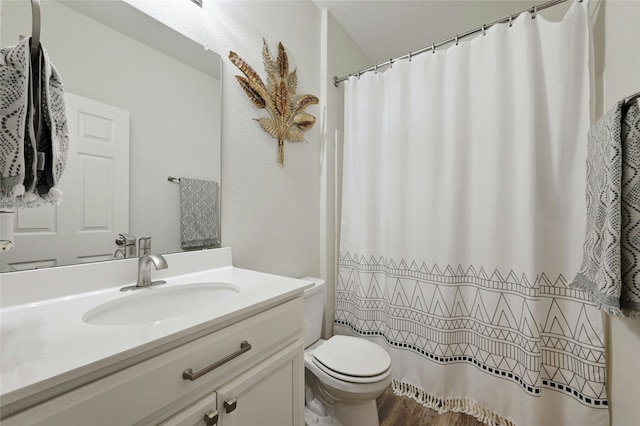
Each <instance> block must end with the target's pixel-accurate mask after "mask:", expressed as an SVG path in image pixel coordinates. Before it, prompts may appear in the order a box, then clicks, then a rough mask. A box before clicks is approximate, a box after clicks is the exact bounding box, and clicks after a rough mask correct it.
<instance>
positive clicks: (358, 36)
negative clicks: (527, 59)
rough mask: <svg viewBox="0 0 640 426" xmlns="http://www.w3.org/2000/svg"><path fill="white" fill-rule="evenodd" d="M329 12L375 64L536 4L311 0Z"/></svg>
mask: <svg viewBox="0 0 640 426" xmlns="http://www.w3.org/2000/svg"><path fill="white" fill-rule="evenodd" d="M313 1H314V3H315V4H316V5H317V6H318V8H320V9H321V10H322V9H325V8H326V9H328V10H329V12H331V14H332V15H333V16H334V17H335V18H336V20H337V21H338V22H339V23H340V25H342V27H343V28H344V29H345V30H346V31H347V32H348V33H349V34H350V35H351V37H352V38H353V40H354V41H355V42H356V44H358V46H360V48H361V49H362V51H363V52H364V53H365V55H366V56H367V57H368V58H369V59H370V60H371V65H375V64H380V63H382V62H386V61H388V60H389V59H391V58H397V57H399V56H402V55H405V54H407V53H409V52H410V51H416V50H419V49H422V48H424V47H427V46H430V45H431V44H433V43H437V42H439V41H442V40H445V39H448V38H451V37H455V35H456V33H458V34H462V33H464V32H466V31H469V30H473V29H475V28H478V27H480V26H482V24H484V23H489V22H493V21H495V20H497V19H501V18H504V17H505V16H508V15H510V14H515V13H517V12H520V11H522V10H524V9H527V8H531V7H533V6H537V5H540V4H541V3H544V1H538V0H412V1H408V0H396V1H389V0H313Z"/></svg>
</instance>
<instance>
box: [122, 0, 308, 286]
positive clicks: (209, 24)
mask: <svg viewBox="0 0 640 426" xmlns="http://www.w3.org/2000/svg"><path fill="white" fill-rule="evenodd" d="M127 2H128V3H130V4H132V5H134V6H135V7H137V8H139V9H140V10H142V11H144V12H146V13H147V14H149V15H151V16H153V17H155V18H156V19H159V20H160V21H163V22H165V23H167V24H169V25H170V26H172V27H173V28H175V29H177V30H178V31H180V32H182V33H183V34H185V35H187V36H189V37H191V38H192V39H194V40H196V41H198V42H199V43H201V44H202V45H204V46H208V47H209V48H211V49H212V50H214V51H215V52H217V53H219V54H220V55H221V56H222V58H223V71H222V97H223V100H222V104H223V113H222V177H221V192H222V244H223V245H224V246H230V247H232V248H233V257H234V263H235V265H236V266H239V267H244V268H250V269H255V270H259V271H265V272H270V273H276V274H282V275H288V276H294V277H295V276H304V275H316V276H317V275H318V274H319V272H320V266H319V259H320V254H319V251H320V243H319V239H320V230H319V215H320V204H319V203H320V161H321V160H320V138H321V131H320V128H321V123H320V121H321V112H320V108H319V106H317V105H314V106H311V107H309V108H308V109H307V112H308V113H310V114H313V115H315V116H316V117H317V119H318V122H317V123H316V126H315V127H314V128H313V129H311V130H309V131H307V132H306V133H305V136H306V139H307V141H308V143H305V142H301V143H297V144H292V143H289V142H286V146H285V156H286V159H285V167H284V168H281V167H279V166H278V165H277V164H276V153H277V142H276V141H274V140H273V139H272V138H271V137H270V136H268V135H267V134H266V133H264V132H263V131H262V129H261V128H260V127H259V125H258V124H257V123H256V122H254V121H252V119H253V118H257V117H261V116H262V115H263V114H264V111H259V110H257V109H256V108H255V107H254V106H253V105H252V104H251V103H250V102H249V100H248V99H247V97H246V96H245V94H244V92H242V90H241V89H240V87H239V86H238V84H237V82H236V81H235V78H234V77H233V76H234V75H236V74H239V71H238V70H237V69H236V68H235V67H234V66H233V65H232V64H231V63H230V62H229V61H228V59H227V56H228V53H229V51H230V50H233V51H235V52H236V53H238V54H239V55H240V56H241V57H243V58H244V59H245V60H247V61H248V62H249V63H250V64H251V65H252V66H253V67H254V68H255V69H256V70H257V71H258V72H259V73H260V74H261V75H262V76H263V78H264V71H263V68H262V56H261V49H262V39H263V37H264V38H265V39H266V40H267V43H268V44H269V47H270V49H271V51H272V53H274V52H277V43H278V41H282V43H283V44H284V45H285V47H286V48H287V52H288V54H289V62H290V66H291V67H292V68H296V67H297V69H298V94H303V93H312V94H314V95H316V96H320V20H321V15H320V11H319V10H318V9H317V8H316V7H315V6H314V5H313V3H311V2H307V1H305V2H288V1H267V2H265V1H207V0H205V2H204V6H203V8H202V9H200V8H199V7H197V6H195V5H194V4H192V3H190V2H188V1H186V0H180V1H175V0H174V1H169V2H165V1H153V2H151V1H140V0H127Z"/></svg>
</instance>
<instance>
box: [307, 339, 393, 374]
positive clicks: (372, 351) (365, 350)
mask: <svg viewBox="0 0 640 426" xmlns="http://www.w3.org/2000/svg"><path fill="white" fill-rule="evenodd" d="M313 357H314V358H315V359H316V360H317V361H318V362H320V363H321V364H323V365H324V366H325V367H327V368H328V369H330V370H333V371H335V372H337V373H340V374H343V375H346V376H350V377H371V376H378V375H380V374H382V373H384V372H385V371H387V370H388V369H389V367H390V366H391V357H389V354H388V353H387V352H386V351H385V350H384V349H382V348H381V347H380V346H378V345H376V344H375V343H372V342H370V341H368V340H365V339H361V338H358V337H350V336H333V337H332V338H330V339H329V340H327V341H326V342H325V343H323V344H322V345H320V346H319V347H318V348H316V349H315V350H314V351H313Z"/></svg>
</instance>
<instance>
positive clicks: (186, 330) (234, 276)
mask: <svg viewBox="0 0 640 426" xmlns="http://www.w3.org/2000/svg"><path fill="white" fill-rule="evenodd" d="M218 250H225V249H218ZM209 252H215V250H211V251H209ZM219 254H220V253H213V255H214V256H215V255H219ZM223 254H224V255H227V253H223ZM188 255H189V254H184V253H182V254H178V255H167V256H165V257H166V259H167V261H168V263H169V269H168V270H166V271H161V272H162V273H159V272H156V271H153V270H152V279H158V278H162V279H165V280H166V281H167V284H163V285H162V286H159V287H158V288H160V287H162V288H166V287H170V286H176V285H180V284H187V283H200V282H224V283H232V284H235V285H237V286H239V287H240V293H239V295H238V296H236V297H234V298H231V299H230V300H227V301H225V302H224V303H221V304H214V305H213V307H212V308H211V309H208V308H204V309H200V310H197V311H194V312H191V313H187V314H184V315H181V316H177V317H173V318H169V319H166V320H161V321H156V322H152V323H143V324H134V325H117V326H106V325H92V324H87V323H85V322H83V320H82V316H83V315H84V314H85V313H86V312H87V311H88V310H90V309H92V308H94V307H95V306H98V305H100V304H103V303H105V302H107V301H110V300H113V299H116V298H123V297H130V296H133V295H134V294H136V293H137V292H138V291H147V290H136V291H129V292H120V291H119V289H120V288H121V287H123V286H124V285H128V284H131V282H135V277H133V278H132V279H131V280H130V281H131V282H124V283H118V285H115V286H110V287H104V288H98V289H92V291H88V292H84V293H73V294H69V291H68V290H67V291H66V293H67V294H64V295H62V296H60V297H56V298H49V299H44V300H36V301H31V302H29V303H23V304H17V305H12V306H5V307H3V308H2V309H0V333H1V334H0V343H1V345H0V363H1V379H0V401H1V403H2V406H3V407H5V406H6V405H8V404H12V403H15V402H16V401H19V400H21V399H23V398H28V397H30V396H31V395H34V394H36V393H41V392H45V391H46V392H48V393H49V394H50V395H51V394H55V393H56V392H55V388H56V387H57V386H61V385H63V384H64V383H68V382H69V381H71V380H75V381H81V379H82V377H89V376H90V375H91V374H94V376H95V374H96V372H97V371H101V370H102V371H105V374H108V372H109V371H108V370H109V367H111V368H112V369H113V366H114V365H118V367H119V368H123V367H124V366H126V362H127V360H131V359H135V357H140V356H143V355H144V354H152V355H153V353H152V352H153V351H155V352H156V353H159V352H161V351H163V350H165V347H166V349H169V348H170V347H171V343H172V342H175V341H176V340H177V339H180V338H183V337H184V336H189V335H195V334H196V333H199V332H200V333H202V332H204V331H206V332H209V331H214V330H215V329H217V328H221V327H223V326H226V325H229V324H230V323H232V322H235V320H239V319H240V318H243V317H246V316H248V315H250V314H253V313H254V312H258V311H260V310H261V309H264V308H266V307H268V306H273V305H275V304H278V303H280V302H282V301H285V300H288V299H291V298H293V297H296V296H299V295H300V294H301V293H302V291H303V290H304V289H305V288H308V287H310V286H311V285H312V284H311V283H309V282H307V281H302V280H298V279H293V278H287V277H281V276H276V275H271V274H265V273H260V272H255V271H249V270H246V269H240V268H235V267H233V266H231V265H230V264H229V265H226V266H221V265H220V262H216V261H212V262H207V263H208V264H213V265H214V266H216V267H215V268H212V269H206V267H207V266H208V265H205V266H204V267H203V266H202V265H201V266H199V269H200V270H196V271H194V272H187V273H182V274H180V275H175V276H172V275H170V272H171V267H172V266H171V265H172V261H173V263H176V264H180V263H181V262H183V260H184V259H185V258H186V256H188ZM174 256H180V258H174ZM203 256H205V257H204V259H205V260H209V258H207V257H206V256H211V253H209V254H204V255H203V254H202V252H198V253H194V254H193V256H192V257H194V258H196V259H197V260H200V263H202V262H201V261H202V260H203ZM228 258H229V263H230V251H229V252H228ZM222 263H225V262H222ZM85 266H86V265H85ZM104 267H105V265H102V268H104ZM127 267H129V266H127ZM129 268H130V267H129ZM203 268H204V269H203ZM56 269H59V268H56ZM70 269H71V268H70ZM177 269H178V270H180V272H184V271H185V269H189V268H186V267H178V268H177ZM68 272H71V273H74V272H77V271H73V270H69V271H68ZM87 272H90V269H87V268H86V267H85V268H84V270H83V272H82V274H81V275H82V276H85V277H86V276H87ZM134 272H135V271H134ZM58 273H59V272H58ZM43 277H46V274H39V276H38V279H39V280H40V279H42V278H43ZM19 278H21V279H24V277H19ZM2 279H3V281H7V282H9V280H8V277H7V276H6V275H4V274H3V278H2ZM84 279H86V278H84ZM18 281H19V280H18ZM103 281H104V280H103ZM50 284H51V283H50ZM2 286H3V288H2V291H3V294H2V296H3V297H4V296H5V294H6V292H7V291H15V287H16V286H13V287H12V286H11V285H8V288H9V289H10V290H7V289H5V288H4V282H3V283H2ZM137 361H140V359H137ZM95 378H96V377H92V378H91V379H92V380H93V379H95ZM61 391H64V389H62V390H61Z"/></svg>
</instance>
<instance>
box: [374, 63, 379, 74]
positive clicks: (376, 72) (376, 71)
mask: <svg viewBox="0 0 640 426" xmlns="http://www.w3.org/2000/svg"><path fill="white" fill-rule="evenodd" d="M373 73H374V74H378V66H377V65H376V66H375V67H373Z"/></svg>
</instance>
